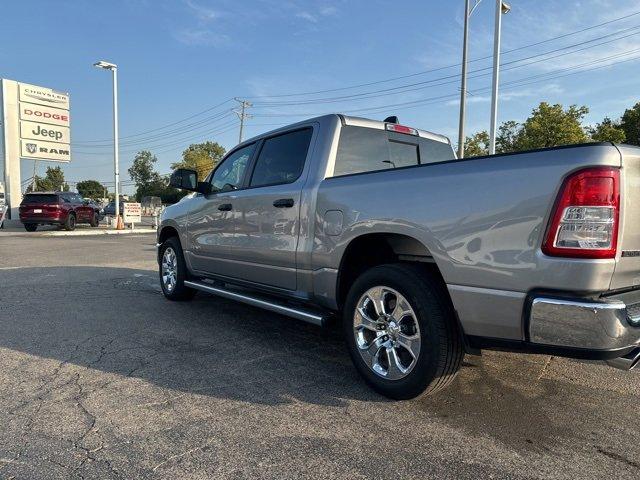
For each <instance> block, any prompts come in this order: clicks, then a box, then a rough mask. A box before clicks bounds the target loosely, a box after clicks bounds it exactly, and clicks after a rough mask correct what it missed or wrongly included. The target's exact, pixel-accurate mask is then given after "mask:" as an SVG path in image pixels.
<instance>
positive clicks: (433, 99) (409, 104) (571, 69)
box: [255, 48, 640, 117]
mask: <svg viewBox="0 0 640 480" xmlns="http://www.w3.org/2000/svg"><path fill="white" fill-rule="evenodd" d="M637 52H640V48H637V49H632V50H628V51H625V52H622V53H618V54H615V55H609V56H606V57H602V58H600V59H596V60H592V61H589V62H586V63H583V64H579V65H573V66H571V67H566V68H562V69H559V70H554V71H551V72H546V73H543V74H538V75H533V76H528V77H526V78H524V79H519V80H513V81H511V82H505V83H503V86H507V87H509V86H512V87H514V86H524V85H526V84H532V83H537V82H540V81H544V80H553V79H556V78H563V77H567V76H570V75H577V74H581V73H585V72H589V71H593V70H597V69H601V68H606V67H610V66H613V65H618V64H621V63H625V62H630V61H634V60H638V59H640V57H633V58H630V59H626V60H621V61H618V62H611V63H608V64H606V65H599V66H596V67H593V68H583V67H586V66H589V65H593V64H597V63H602V62H607V61H609V60H613V59H615V58H620V57H623V56H628V55H631V54H632V53H637ZM576 69H578V70H577V71H576ZM566 71H569V72H570V73H568V74H564V75H557V74H558V73H562V72H566ZM536 77H548V78H539V79H538V80H535V81H531V82H529V80H531V79H534V78H536ZM520 82H527V83H522V84H521V83H520ZM489 90H490V87H486V88H482V89H477V90H474V91H473V93H482V92H483V91H489ZM457 97H458V93H451V94H444V95H439V96H435V97H429V98H424V99H420V100H413V101H409V102H402V103H394V104H386V105H378V106H375V107H368V108H359V109H349V110H344V113H359V112H373V111H378V110H382V111H384V110H385V109H389V108H396V109H403V108H413V107H414V106H422V105H427V104H430V103H438V101H443V100H451V99H455V98H457ZM327 113H332V112H305V113H262V114H260V113H257V114H255V116H256V117H311V116H319V115H325V114H327Z"/></svg>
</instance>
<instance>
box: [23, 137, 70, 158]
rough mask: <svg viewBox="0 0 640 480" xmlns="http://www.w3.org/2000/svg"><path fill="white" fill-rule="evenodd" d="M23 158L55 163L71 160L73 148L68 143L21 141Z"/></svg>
mask: <svg viewBox="0 0 640 480" xmlns="http://www.w3.org/2000/svg"><path fill="white" fill-rule="evenodd" d="M20 147H21V148H20V153H21V155H20V156H21V157H22V158H37V159H43V160H52V161H55V162H68V161H70V160H71V146H70V145H69V144H68V143H53V142H43V141H41V140H20Z"/></svg>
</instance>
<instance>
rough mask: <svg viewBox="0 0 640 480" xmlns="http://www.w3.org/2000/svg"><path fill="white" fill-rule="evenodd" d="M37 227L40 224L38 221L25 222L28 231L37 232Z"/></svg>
mask: <svg viewBox="0 0 640 480" xmlns="http://www.w3.org/2000/svg"><path fill="white" fill-rule="evenodd" d="M37 228H38V224H37V223H25V224H24V229H25V230H26V231H27V232H35V231H36V229H37Z"/></svg>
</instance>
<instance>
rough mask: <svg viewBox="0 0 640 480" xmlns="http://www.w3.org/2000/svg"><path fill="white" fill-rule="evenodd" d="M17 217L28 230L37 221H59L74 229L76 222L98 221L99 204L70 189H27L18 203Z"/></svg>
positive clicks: (35, 225) (93, 223)
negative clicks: (67, 190)
mask: <svg viewBox="0 0 640 480" xmlns="http://www.w3.org/2000/svg"><path fill="white" fill-rule="evenodd" d="M20 221H21V222H22V223H23V225H24V228H25V230H26V231H27V232H35V231H36V229H37V228H38V225H59V226H61V227H64V229H65V230H73V229H75V228H76V224H78V223H88V224H90V225H91V226H92V227H97V226H98V225H99V224H100V207H98V206H97V205H96V204H94V203H91V202H89V201H88V200H85V199H83V198H82V196H81V195H79V194H77V193H71V192H34V193H27V194H26V195H25V196H24V198H23V199H22V203H21V204H20Z"/></svg>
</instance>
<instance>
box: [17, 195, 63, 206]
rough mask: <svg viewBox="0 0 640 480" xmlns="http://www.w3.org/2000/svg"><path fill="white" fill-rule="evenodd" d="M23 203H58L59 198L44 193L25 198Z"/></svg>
mask: <svg viewBox="0 0 640 480" xmlns="http://www.w3.org/2000/svg"><path fill="white" fill-rule="evenodd" d="M22 203H23V205H26V204H30V203H58V196H57V195H50V194H42V193H31V194H29V195H25V196H24V198H23V199H22Z"/></svg>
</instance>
